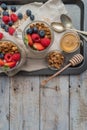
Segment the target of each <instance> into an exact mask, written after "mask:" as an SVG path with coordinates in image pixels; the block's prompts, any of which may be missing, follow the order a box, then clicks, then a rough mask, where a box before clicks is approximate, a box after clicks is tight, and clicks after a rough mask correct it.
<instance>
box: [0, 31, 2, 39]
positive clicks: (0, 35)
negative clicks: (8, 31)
mask: <svg viewBox="0 0 87 130" xmlns="http://www.w3.org/2000/svg"><path fill="white" fill-rule="evenodd" d="M2 38H3V33H1V32H0V40H1V39H2Z"/></svg>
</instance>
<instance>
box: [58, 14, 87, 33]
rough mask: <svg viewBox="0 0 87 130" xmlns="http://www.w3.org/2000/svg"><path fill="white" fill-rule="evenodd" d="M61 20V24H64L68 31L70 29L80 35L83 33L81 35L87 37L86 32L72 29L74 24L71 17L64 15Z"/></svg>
mask: <svg viewBox="0 0 87 130" xmlns="http://www.w3.org/2000/svg"><path fill="white" fill-rule="evenodd" d="M60 19H61V22H62V23H63V25H64V27H65V28H66V29H69V30H72V31H76V32H78V33H81V34H84V35H87V32H86V31H80V30H77V29H74V28H72V27H73V24H72V20H71V18H70V17H69V16H67V15H65V14H62V15H61V16H60Z"/></svg>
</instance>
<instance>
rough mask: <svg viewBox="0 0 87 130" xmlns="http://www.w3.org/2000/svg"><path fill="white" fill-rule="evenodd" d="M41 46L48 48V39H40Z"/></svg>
mask: <svg viewBox="0 0 87 130" xmlns="http://www.w3.org/2000/svg"><path fill="white" fill-rule="evenodd" d="M41 44H42V45H43V46H44V47H48V46H49V44H50V39H49V38H42V39H41Z"/></svg>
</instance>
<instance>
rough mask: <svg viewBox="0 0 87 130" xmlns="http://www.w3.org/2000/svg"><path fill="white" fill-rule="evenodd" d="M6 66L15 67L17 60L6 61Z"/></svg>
mask: <svg viewBox="0 0 87 130" xmlns="http://www.w3.org/2000/svg"><path fill="white" fill-rule="evenodd" d="M4 66H7V67H10V68H13V67H15V66H16V62H15V61H11V62H6V63H4Z"/></svg>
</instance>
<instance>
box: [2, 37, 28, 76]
mask: <svg viewBox="0 0 87 130" xmlns="http://www.w3.org/2000/svg"><path fill="white" fill-rule="evenodd" d="M25 58H26V54H25V52H24V50H23V49H22V48H21V46H20V45H18V43H15V42H13V41H11V40H7V39H4V40H1V41H0V69H1V70H2V72H5V73H6V74H7V75H10V76H12V75H14V74H16V73H17V72H18V71H19V70H20V67H21V66H22V65H23V64H24V62H25V60H26V59H25Z"/></svg>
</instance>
